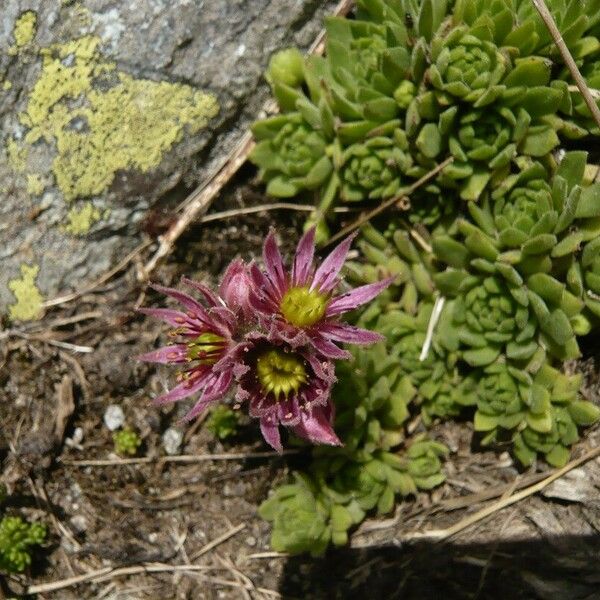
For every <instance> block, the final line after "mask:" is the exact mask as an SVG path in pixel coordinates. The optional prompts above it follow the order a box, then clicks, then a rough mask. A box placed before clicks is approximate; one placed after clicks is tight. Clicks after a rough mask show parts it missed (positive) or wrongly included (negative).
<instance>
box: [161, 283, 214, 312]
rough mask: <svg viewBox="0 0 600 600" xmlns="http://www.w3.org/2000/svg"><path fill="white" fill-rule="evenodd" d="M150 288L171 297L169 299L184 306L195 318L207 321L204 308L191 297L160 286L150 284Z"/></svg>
mask: <svg viewBox="0 0 600 600" xmlns="http://www.w3.org/2000/svg"><path fill="white" fill-rule="evenodd" d="M150 287H151V288H152V289H155V290H156V291H157V292H161V293H162V294H165V295H167V296H171V298H174V299H175V300H177V301H178V302H179V303H181V304H182V305H183V306H185V307H186V308H187V309H188V310H189V311H190V312H191V313H192V314H193V315H194V317H195V318H198V319H200V320H202V321H208V320H209V319H208V314H207V312H206V310H205V308H204V307H203V306H202V304H200V303H199V302H198V301H197V300H195V299H194V298H192V297H191V296H188V295H187V294H184V293H183V292H180V291H179V290H176V289H174V288H168V287H163V286H162V285H156V284H154V283H153V284H151V285H150Z"/></svg>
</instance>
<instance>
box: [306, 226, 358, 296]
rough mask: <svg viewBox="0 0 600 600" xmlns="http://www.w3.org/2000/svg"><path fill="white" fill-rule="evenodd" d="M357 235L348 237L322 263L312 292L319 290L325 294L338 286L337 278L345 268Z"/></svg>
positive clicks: (315, 277) (311, 287) (314, 280)
mask: <svg viewBox="0 0 600 600" xmlns="http://www.w3.org/2000/svg"><path fill="white" fill-rule="evenodd" d="M355 237H356V234H355V233H354V234H352V235H350V236H348V237H347V238H346V239H345V240H344V241H343V242H341V243H340V244H339V245H338V246H336V247H335V248H334V249H333V251H332V252H331V254H329V256H328V257H327V258H326V259H325V260H324V261H323V262H322V264H321V266H320V267H319V268H318V269H317V272H316V273H315V276H314V279H313V282H312V285H311V286H310V289H311V290H314V289H318V290H319V291H321V292H323V293H327V292H330V291H331V290H332V289H333V288H334V287H335V286H336V285H337V282H338V280H337V276H338V273H339V272H340V270H341V268H342V267H343V266H344V261H345V260H346V255H347V254H348V251H349V250H350V245H351V244H352V240H353V239H354V238H355Z"/></svg>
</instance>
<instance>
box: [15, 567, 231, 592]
mask: <svg viewBox="0 0 600 600" xmlns="http://www.w3.org/2000/svg"><path fill="white" fill-rule="evenodd" d="M215 570H221V568H220V567H218V568H217V567H209V566H206V565H165V564H161V563H152V564H147V565H136V566H132V567H121V568H119V569H114V568H113V567H104V568H103V569H97V570H96V571H90V572H89V573H83V574H82V575H76V576H74V577H67V578H66V579H60V580H59V581H51V582H49V583H40V584H38V585H30V586H29V587H28V588H27V590H26V593H27V594H28V595H29V594H31V595H33V594H43V593H47V592H55V591H57V590H64V589H65V588H68V587H72V586H74V585H79V584H81V583H102V582H104V581H108V580H110V579H115V578H117V577H124V576H127V575H139V574H141V573H176V572H178V571H183V572H185V571H189V572H193V571H215ZM206 579H207V580H209V581H212V582H214V583H218V584H220V585H230V586H231V585H233V586H234V587H238V585H239V584H237V583H235V584H234V582H232V581H227V580H224V579H219V578H216V577H206Z"/></svg>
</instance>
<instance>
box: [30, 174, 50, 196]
mask: <svg viewBox="0 0 600 600" xmlns="http://www.w3.org/2000/svg"><path fill="white" fill-rule="evenodd" d="M44 187H46V186H45V185H44V182H43V181H42V177H41V175H38V174H37V173H29V174H28V175H27V193H28V194H31V195H32V196H39V195H40V194H41V193H42V192H43V191H44Z"/></svg>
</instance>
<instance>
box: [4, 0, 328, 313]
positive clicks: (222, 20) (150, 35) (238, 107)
mask: <svg viewBox="0 0 600 600" xmlns="http://www.w3.org/2000/svg"><path fill="white" fill-rule="evenodd" d="M335 4H336V3H335V2H334V1H328V2H317V1H316V0H229V1H227V2H223V1H222V0H139V1H138V2H114V0H81V1H77V2H75V1H74V0H5V1H4V2H3V6H2V14H1V15H0V262H1V264H2V269H0V315H1V314H5V313H7V312H8V313H9V316H11V317H12V318H13V319H15V320H19V319H20V318H21V319H28V318H37V317H38V316H39V315H40V314H41V313H42V306H41V305H42V303H43V301H44V300H45V299H49V298H52V297H54V296H56V295H58V294H60V293H63V292H68V291H70V290H72V289H78V288H80V287H81V286H82V285H85V284H86V283H89V282H92V281H94V280H95V279H96V278H97V277H98V276H100V275H101V274H102V273H104V272H105V271H106V270H108V269H109V268H110V267H111V266H112V265H114V264H115V262H116V261H117V260H118V259H119V258H121V257H123V256H124V255H125V253H126V252H128V251H129V250H131V249H132V248H133V247H135V246H136V245H137V244H138V243H139V242H140V239H141V238H140V229H141V222H142V220H143V219H144V217H145V215H146V213H147V210H148V209H149V208H150V207H152V206H153V205H155V204H156V202H157V201H158V200H159V199H163V200H164V199H165V196H167V201H168V194H169V192H170V190H173V189H174V188H176V187H177V186H185V188H186V189H187V188H188V187H192V186H194V185H195V184H197V183H198V182H199V181H201V180H202V178H203V177H204V176H205V174H206V173H207V172H209V171H210V169H211V167H214V165H216V164H218V163H219V162H220V161H221V160H222V158H223V156H224V155H225V154H226V153H227V151H229V150H230V149H231V147H232V146H233V145H234V144H235V142H236V141H237V140H238V139H239V138H240V137H241V135H242V134H243V132H244V131H245V130H246V129H247V126H248V124H249V123H250V122H251V121H252V120H253V119H254V118H256V116H257V115H258V113H259V111H260V108H261V106H262V105H263V103H264V101H265V100H266V99H267V98H268V89H267V86H266V85H265V84H264V82H263V80H262V72H263V70H264V68H265V66H266V63H267V61H268V59H269V56H270V55H271V54H272V53H273V52H274V51H275V50H277V49H280V48H282V47H286V46H290V45H295V44H300V45H301V46H303V47H306V46H308V45H309V44H310V42H311V41H312V40H313V39H314V37H315V36H316V34H317V33H318V31H319V30H320V29H321V26H322V17H323V15H324V14H325V13H326V12H331V10H332V9H333V7H334V6H335Z"/></svg>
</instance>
